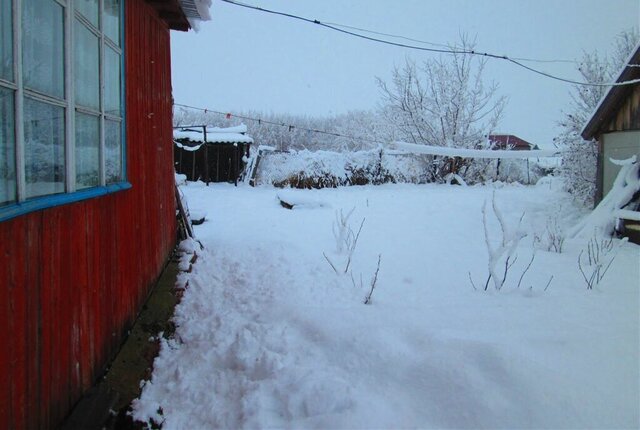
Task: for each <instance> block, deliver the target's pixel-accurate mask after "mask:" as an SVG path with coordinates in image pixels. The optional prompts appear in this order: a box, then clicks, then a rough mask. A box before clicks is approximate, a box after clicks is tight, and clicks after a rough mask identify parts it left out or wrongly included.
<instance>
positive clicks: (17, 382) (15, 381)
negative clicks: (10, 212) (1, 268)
mask: <svg viewBox="0 0 640 430" xmlns="http://www.w3.org/2000/svg"><path fill="white" fill-rule="evenodd" d="M27 218H28V216H25V217H22V218H20V219H18V220H16V221H14V222H12V224H13V226H12V227H13V231H12V233H13V234H12V238H11V243H12V244H14V247H12V248H11V250H10V252H9V254H10V255H9V259H8V261H11V264H10V265H9V272H10V273H9V296H8V302H9V315H10V317H9V333H10V337H9V345H8V349H9V357H10V358H9V361H10V363H9V369H8V370H9V375H10V376H9V377H10V387H11V391H10V397H11V412H10V414H9V415H10V418H9V428H12V427H13V428H24V427H26V424H27V419H26V417H27V413H28V412H27V409H26V395H27V392H26V391H27V390H26V381H27V366H26V362H27V357H26V356H27V342H26V340H27V339H26V328H25V327H26V326H27V321H28V320H27V309H26V294H25V293H26V292H25V275H26V273H25V272H26V271H25V269H26V265H25V262H26V259H27V255H26V247H25V246H24V244H25V243H26V241H27V231H26V230H27V222H26V219H27Z"/></svg>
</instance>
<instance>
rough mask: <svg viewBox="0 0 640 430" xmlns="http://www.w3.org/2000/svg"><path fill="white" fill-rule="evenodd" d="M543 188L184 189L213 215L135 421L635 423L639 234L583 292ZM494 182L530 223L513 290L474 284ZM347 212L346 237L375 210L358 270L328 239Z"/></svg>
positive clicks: (575, 247)
mask: <svg viewBox="0 0 640 430" xmlns="http://www.w3.org/2000/svg"><path fill="white" fill-rule="evenodd" d="M551 185H552V184H549V183H546V184H545V185H539V186H532V187H524V186H518V185H508V186H499V185H498V186H491V187H489V186H487V187H458V186H442V185H441V186H438V185H384V186H378V187H374V186H366V187H346V188H339V189H324V190H311V191H302V190H284V191H283V190H277V189H274V188H268V187H259V188H250V187H244V186H239V187H237V188H236V187H233V186H230V185H226V184H224V185H212V186H209V187H206V186H204V185H203V184H197V183H189V184H187V185H186V186H184V187H183V190H184V192H185V194H186V196H187V198H188V201H189V205H190V207H191V209H192V211H196V212H199V213H202V212H206V213H207V221H206V222H205V223H204V224H203V225H201V226H196V227H195V232H196V235H197V237H198V239H199V240H200V241H201V242H202V243H203V244H204V246H205V249H204V250H199V249H196V252H197V254H198V259H197V261H196V262H195V264H194V265H193V267H192V271H191V272H190V273H183V274H181V275H180V279H179V281H180V282H181V283H183V284H184V283H186V282H188V288H187V289H186V291H185V293H184V297H183V300H182V302H181V304H180V305H179V306H178V307H177V309H176V316H175V321H176V323H177V325H178V328H177V332H176V335H175V339H173V340H170V341H168V342H164V343H163V345H162V349H161V353H160V355H159V357H158V358H157V359H156V362H155V369H154V372H153V377H152V380H151V381H150V382H147V383H146V385H145V386H144V389H143V393H142V396H141V398H140V399H138V400H137V401H136V402H134V415H135V417H136V418H137V419H142V420H151V419H153V420H155V421H156V422H163V428H164V429H185V428H194V429H195V428H234V429H236V428H331V429H337V428H637V427H638V426H640V412H639V409H640V395H639V391H640V387H639V385H640V382H639V381H640V374H639V373H640V372H639V366H640V365H639V351H640V346H639V342H640V340H639V325H640V318H639V289H640V285H639V283H640V281H639V280H640V274H639V270H640V246H637V245H634V244H629V243H620V241H618V240H615V241H614V243H613V246H614V248H615V247H616V246H618V245H620V246H621V248H620V252H619V254H618V255H617V257H616V258H615V260H614V261H613V263H612V266H611V268H610V270H609V272H608V273H607V274H606V276H604V278H603V279H602V281H601V282H600V283H599V285H597V286H596V287H595V288H594V289H593V290H587V286H586V283H585V281H584V279H583V276H582V274H581V273H580V270H579V268H578V264H577V261H578V255H579V253H580V251H581V250H582V249H586V247H587V242H588V241H587V239H586V238H582V239H572V240H567V241H566V242H565V243H564V246H563V252H562V253H556V252H549V251H546V243H547V242H548V239H547V237H546V232H547V231H548V230H554V227H553V225H554V223H558V224H559V226H560V227H563V228H564V227H567V226H570V225H572V224H575V222H576V220H577V219H578V218H579V217H580V216H581V215H584V214H580V213H579V212H578V211H577V210H576V209H574V208H573V207H572V206H571V204H570V203H569V202H570V200H571V199H570V198H569V197H568V196H567V195H566V194H564V193H563V192H561V191H558V190H557V187H554V186H551ZM494 192H495V201H496V205H497V207H498V208H499V210H500V211H501V212H502V213H503V215H504V218H505V221H506V223H507V224H509V225H510V226H512V227H515V225H516V224H517V223H518V219H519V218H520V217H521V215H522V213H523V212H524V213H525V215H524V219H523V222H522V226H523V227H524V228H525V229H526V230H527V232H528V233H529V235H528V236H527V237H526V238H525V239H523V240H522V241H521V242H520V244H519V246H518V248H517V251H516V252H517V254H518V259H517V261H516V263H515V264H514V265H513V266H512V267H511V269H510V270H509V275H508V277H507V281H506V283H505V286H504V287H503V288H502V290H501V291H496V290H495V288H494V286H493V284H490V285H489V289H488V290H487V291H482V289H483V288H484V284H485V280H486V276H487V259H488V253H487V247H486V244H485V235H484V228H483V222H482V206H483V203H484V202H485V201H488V202H489V203H490V202H491V198H492V194H493V193H494ZM278 195H279V196H280V197H281V198H282V199H284V200H287V201H289V202H291V203H294V204H297V205H298V206H294V209H293V210H287V209H284V208H283V207H282V206H280V204H279V202H278V199H277V196H278ZM354 207H355V210H354V211H353V213H352V214H351V216H350V218H349V224H350V225H351V226H352V228H353V230H354V232H357V230H358V227H359V225H360V223H361V221H362V219H365V222H364V225H363V227H362V232H361V235H360V238H359V240H358V243H357V247H356V249H355V252H354V255H353V260H352V263H351V265H350V271H351V273H352V274H353V280H352V277H351V276H349V275H337V274H336V273H335V272H334V270H333V269H332V268H331V266H330V265H329V263H328V262H327V259H325V257H324V256H323V252H324V253H325V254H326V256H327V257H328V259H329V260H331V261H332V263H333V264H334V265H335V266H336V267H337V268H338V269H339V270H340V269H341V268H343V267H344V265H345V260H346V251H345V250H343V251H342V252H341V253H339V252H337V249H336V240H335V238H334V235H333V233H332V229H333V227H334V222H335V220H336V213H338V214H339V211H340V210H342V214H343V215H345V216H346V215H347V213H348V212H349V211H350V210H351V209H352V208H354ZM487 215H488V223H489V228H490V237H491V238H492V244H493V245H497V242H498V241H499V240H500V238H501V231H500V229H499V227H498V223H497V221H496V219H495V216H494V214H493V211H491V210H488V211H487ZM547 226H551V227H549V228H547ZM535 236H537V237H538V238H539V240H536V244H534V237H535ZM192 247H193V244H192V243H183V245H182V248H183V250H185V251H187V254H185V256H184V257H183V263H185V265H188V264H186V263H187V260H188V259H189V258H191V257H190V256H189V255H188V252H189V251H190V249H191V248H192ZM196 248H197V247H196ZM534 250H536V255H535V259H534V260H533V264H532V265H531V268H530V270H528V271H527V272H526V273H525V268H526V266H527V264H528V263H529V261H530V260H531V256H532V252H533V251H534ZM614 251H615V249H614ZM585 252H586V251H585ZM379 255H381V260H380V261H381V262H380V270H379V273H378V279H377V282H376V286H375V290H374V291H373V296H372V299H373V300H372V303H371V304H369V305H365V304H363V301H364V298H365V296H366V295H367V293H368V292H369V290H370V282H371V279H372V278H373V277H374V273H375V271H376V265H377V262H378V256H379ZM609 255H612V254H609ZM584 257H585V254H583V260H582V261H583V268H584V269H585V272H586V273H587V275H589V274H590V272H589V269H588V268H586V267H585V265H586V264H587V263H586V262H585V259H584ZM469 273H470V274H471V275H469ZM523 273H524V277H523V278H522V280H521V281H520V277H521V275H522V274H523ZM470 276H471V278H472V279H473V280H474V283H475V285H476V287H477V290H474V288H473V287H472V286H471V282H470V280H469V277H470ZM551 276H553V279H552V281H551V283H550V284H549V285H548V287H547V284H548V281H549V279H550V277H551ZM361 277H362V278H361ZM360 279H362V286H360V284H361V281H360ZM354 281H355V282H354ZM519 282H520V287H518V286H517V285H518V283H519ZM354 284H355V285H354ZM545 288H547V289H546V291H545Z"/></svg>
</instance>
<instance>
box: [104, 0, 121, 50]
mask: <svg viewBox="0 0 640 430" xmlns="http://www.w3.org/2000/svg"><path fill="white" fill-rule="evenodd" d="M102 25H103V31H104V34H105V36H107V37H108V38H109V39H111V40H112V41H113V42H114V43H115V44H116V45H120V0H104V15H103V16H102Z"/></svg>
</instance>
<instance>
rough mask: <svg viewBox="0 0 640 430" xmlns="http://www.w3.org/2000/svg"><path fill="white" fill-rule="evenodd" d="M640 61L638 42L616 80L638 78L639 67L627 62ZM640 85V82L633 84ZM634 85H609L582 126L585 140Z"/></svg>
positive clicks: (594, 131)
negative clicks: (630, 65) (631, 65)
mask: <svg viewBox="0 0 640 430" xmlns="http://www.w3.org/2000/svg"><path fill="white" fill-rule="evenodd" d="M638 63H640V43H638V45H636V48H635V49H634V51H633V52H632V53H631V55H630V56H629V58H628V60H627V61H626V62H625V65H624V67H623V68H622V71H621V72H620V74H619V76H618V79H616V82H624V81H630V80H634V79H639V78H640V67H627V66H628V65H629V64H638ZM635 85H640V84H635ZM635 85H621V86H615V87H611V88H610V89H609V91H607V93H606V94H605V95H604V96H603V97H602V99H601V100H600V103H599V104H598V106H597V107H596V109H595V111H594V113H593V114H592V115H591V117H590V118H589V121H588V122H587V124H585V126H584V127H583V129H582V131H581V132H580V135H581V136H582V138H583V139H585V140H591V139H593V138H594V137H596V135H597V134H598V132H599V131H600V129H601V127H602V125H603V123H605V122H606V121H607V120H608V119H609V118H610V117H611V114H612V113H613V112H615V111H616V110H617V109H618V108H619V107H620V105H621V104H622V103H623V102H624V99H625V98H626V96H627V95H628V94H629V93H630V92H631V91H632V89H633V88H634V87H635Z"/></svg>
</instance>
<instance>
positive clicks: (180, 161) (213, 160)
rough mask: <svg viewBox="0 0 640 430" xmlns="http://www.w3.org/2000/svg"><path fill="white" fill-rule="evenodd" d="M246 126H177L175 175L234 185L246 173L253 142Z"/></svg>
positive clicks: (175, 133)
mask: <svg viewBox="0 0 640 430" xmlns="http://www.w3.org/2000/svg"><path fill="white" fill-rule="evenodd" d="M246 133H247V126H246V125H244V124H241V125H239V126H236V127H228V128H218V127H207V126H203V125H201V126H189V127H178V128H176V129H174V131H173V138H174V160H175V161H174V163H175V169H176V172H177V173H181V174H183V175H186V176H187V179H188V180H190V181H197V180H201V181H204V182H206V183H209V182H233V183H236V184H237V182H238V180H240V179H241V178H242V176H243V175H244V174H245V167H246V162H247V160H248V159H249V156H250V148H251V144H252V143H253V139H252V138H251V137H250V136H248V135H247V134H246Z"/></svg>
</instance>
